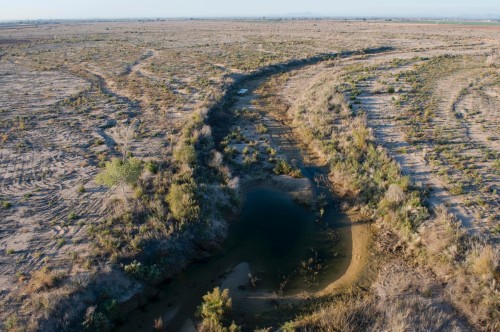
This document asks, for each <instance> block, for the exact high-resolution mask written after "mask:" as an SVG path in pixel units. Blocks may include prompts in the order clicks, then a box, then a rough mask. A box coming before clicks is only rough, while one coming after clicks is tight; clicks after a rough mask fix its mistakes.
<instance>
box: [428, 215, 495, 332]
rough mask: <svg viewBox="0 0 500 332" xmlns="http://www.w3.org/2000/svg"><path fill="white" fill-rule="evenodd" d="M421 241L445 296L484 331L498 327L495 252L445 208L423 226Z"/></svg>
mask: <svg viewBox="0 0 500 332" xmlns="http://www.w3.org/2000/svg"><path fill="white" fill-rule="evenodd" d="M421 234H422V242H423V244H424V245H425V249H426V250H427V252H428V254H429V259H430V260H429V261H427V262H426V265H428V266H429V267H430V268H431V269H432V271H433V272H434V273H435V274H436V276H437V277H438V278H439V279H441V280H445V281H446V282H447V283H446V284H445V286H444V292H445V294H446V298H447V300H448V301H449V302H450V303H453V305H454V307H455V308H456V309H458V310H459V311H460V312H461V313H463V314H464V315H465V316H466V317H467V319H468V320H469V322H470V323H471V324H473V325H475V326H476V327H479V328H481V329H484V330H488V331H489V330H492V331H493V330H498V329H499V328H500V302H499V301H498V287H497V285H496V282H495V273H496V269H497V264H498V251H496V250H495V249H494V247H492V246H491V245H489V244H484V243H483V242H482V241H481V240H480V239H478V238H477V237H471V236H469V235H467V234H466V233H465V232H464V230H463V229H462V228H461V226H460V224H459V223H458V222H457V220H456V218H455V217H454V216H453V215H452V214H450V213H448V212H447V211H446V209H445V208H444V207H439V208H438V209H437V210H436V217H435V219H434V220H431V221H430V222H429V223H428V225H427V226H426V227H425V228H424V229H422V231H421Z"/></svg>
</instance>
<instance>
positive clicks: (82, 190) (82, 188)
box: [76, 184, 85, 194]
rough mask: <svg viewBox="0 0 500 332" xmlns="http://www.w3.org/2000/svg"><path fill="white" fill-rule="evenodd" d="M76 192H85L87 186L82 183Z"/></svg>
mask: <svg viewBox="0 0 500 332" xmlns="http://www.w3.org/2000/svg"><path fill="white" fill-rule="evenodd" d="M76 192H77V193H79V194H83V193H84V192H85V187H84V186H83V184H81V185H80V186H78V188H76Z"/></svg>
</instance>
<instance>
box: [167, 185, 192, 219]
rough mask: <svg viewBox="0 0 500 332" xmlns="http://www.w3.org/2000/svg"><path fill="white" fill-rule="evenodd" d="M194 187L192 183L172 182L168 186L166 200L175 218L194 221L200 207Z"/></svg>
mask: <svg viewBox="0 0 500 332" xmlns="http://www.w3.org/2000/svg"><path fill="white" fill-rule="evenodd" d="M195 192H196V187H195V185H194V184H190V183H189V184H188V183H183V184H178V183H174V184H172V186H171V187H170V190H169V192H168V195H167V197H166V201H167V203H168V205H169V207H170V211H171V212H172V215H173V217H174V218H175V219H177V220H179V221H182V222H185V221H195V220H197V219H198V218H199V214H200V207H199V206H198V202H197V200H196V197H195Z"/></svg>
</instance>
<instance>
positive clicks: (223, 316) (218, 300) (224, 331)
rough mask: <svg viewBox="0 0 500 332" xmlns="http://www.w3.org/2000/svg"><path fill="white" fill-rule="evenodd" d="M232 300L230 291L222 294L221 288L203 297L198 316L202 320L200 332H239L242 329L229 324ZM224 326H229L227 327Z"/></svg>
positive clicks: (224, 291)
mask: <svg viewBox="0 0 500 332" xmlns="http://www.w3.org/2000/svg"><path fill="white" fill-rule="evenodd" d="M232 306H233V304H232V300H231V298H230V297H229V290H228V289H224V290H223V291H222V292H221V290H220V288H219V287H216V288H214V290H213V292H208V293H207V294H206V295H204V296H203V303H202V304H201V306H199V307H198V315H199V316H200V317H201V318H202V322H201V326H200V331H202V332H212V331H217V332H237V331H240V328H239V327H238V326H237V325H236V324H235V323H234V321H233V322H232V323H231V324H228V322H227V315H228V314H229V313H230V311H231V310H232ZM224 325H229V326H228V327H225V326H224Z"/></svg>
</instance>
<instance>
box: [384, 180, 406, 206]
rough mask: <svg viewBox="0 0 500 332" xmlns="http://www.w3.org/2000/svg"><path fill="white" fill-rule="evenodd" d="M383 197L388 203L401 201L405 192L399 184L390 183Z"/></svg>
mask: <svg viewBox="0 0 500 332" xmlns="http://www.w3.org/2000/svg"><path fill="white" fill-rule="evenodd" d="M385 199H386V200H387V201H388V202H389V203H395V204H397V203H401V202H402V201H403V200H404V199H405V193H404V191H403V189H402V188H401V187H400V186H399V185H397V184H395V183H392V184H391V185H389V188H388V189H387V191H386V193H385Z"/></svg>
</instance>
